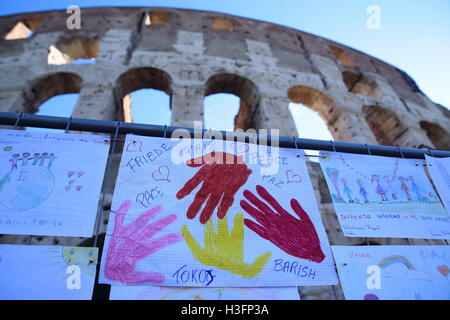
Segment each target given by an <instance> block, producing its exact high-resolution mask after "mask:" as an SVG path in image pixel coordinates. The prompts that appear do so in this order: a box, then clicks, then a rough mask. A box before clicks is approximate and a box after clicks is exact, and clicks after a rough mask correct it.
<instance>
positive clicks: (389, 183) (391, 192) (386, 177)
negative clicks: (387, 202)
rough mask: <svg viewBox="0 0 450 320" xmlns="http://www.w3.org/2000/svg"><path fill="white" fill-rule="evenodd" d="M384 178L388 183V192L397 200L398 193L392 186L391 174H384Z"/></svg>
mask: <svg viewBox="0 0 450 320" xmlns="http://www.w3.org/2000/svg"><path fill="white" fill-rule="evenodd" d="M383 180H384V182H385V183H386V186H387V188H386V189H387V192H388V194H389V195H390V196H391V197H392V200H397V194H396V193H395V191H394V188H392V185H391V178H390V177H389V176H384V177H383Z"/></svg>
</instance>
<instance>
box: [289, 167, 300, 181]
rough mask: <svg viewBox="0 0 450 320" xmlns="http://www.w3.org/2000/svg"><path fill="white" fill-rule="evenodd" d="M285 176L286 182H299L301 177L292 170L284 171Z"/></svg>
mask: <svg viewBox="0 0 450 320" xmlns="http://www.w3.org/2000/svg"><path fill="white" fill-rule="evenodd" d="M286 178H287V182H286V183H299V182H302V177H301V176H300V175H298V174H296V173H294V171H292V170H287V171H286Z"/></svg>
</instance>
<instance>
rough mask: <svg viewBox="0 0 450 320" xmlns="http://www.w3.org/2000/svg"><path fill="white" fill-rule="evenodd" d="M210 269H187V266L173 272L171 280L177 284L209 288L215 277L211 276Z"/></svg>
mask: <svg viewBox="0 0 450 320" xmlns="http://www.w3.org/2000/svg"><path fill="white" fill-rule="evenodd" d="M212 271H213V270H212V269H200V270H199V269H188V268H187V264H185V265H184V266H182V267H181V268H180V269H178V270H177V271H175V273H174V274H173V275H172V278H174V279H175V281H176V282H177V283H191V284H194V283H201V284H204V285H205V287H207V286H209V285H210V284H211V283H212V282H213V281H214V278H215V277H216V276H214V275H213V274H212Z"/></svg>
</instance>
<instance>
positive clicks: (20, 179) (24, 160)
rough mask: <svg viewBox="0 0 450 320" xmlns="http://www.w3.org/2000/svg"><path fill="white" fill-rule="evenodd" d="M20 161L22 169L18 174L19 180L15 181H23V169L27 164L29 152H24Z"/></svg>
mask: <svg viewBox="0 0 450 320" xmlns="http://www.w3.org/2000/svg"><path fill="white" fill-rule="evenodd" d="M20 160H22V167H21V168H20V174H19V178H18V179H17V181H23V180H24V179H23V167H25V166H26V165H27V163H28V160H30V153H29V152H24V153H22V158H20Z"/></svg>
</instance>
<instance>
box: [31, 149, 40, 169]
mask: <svg viewBox="0 0 450 320" xmlns="http://www.w3.org/2000/svg"><path fill="white" fill-rule="evenodd" d="M31 159H33V163H32V164H31V165H33V166H35V165H36V164H37V163H38V161H39V160H40V159H41V154H40V153H39V152H36V153H35V154H34V155H33V158H31Z"/></svg>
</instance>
